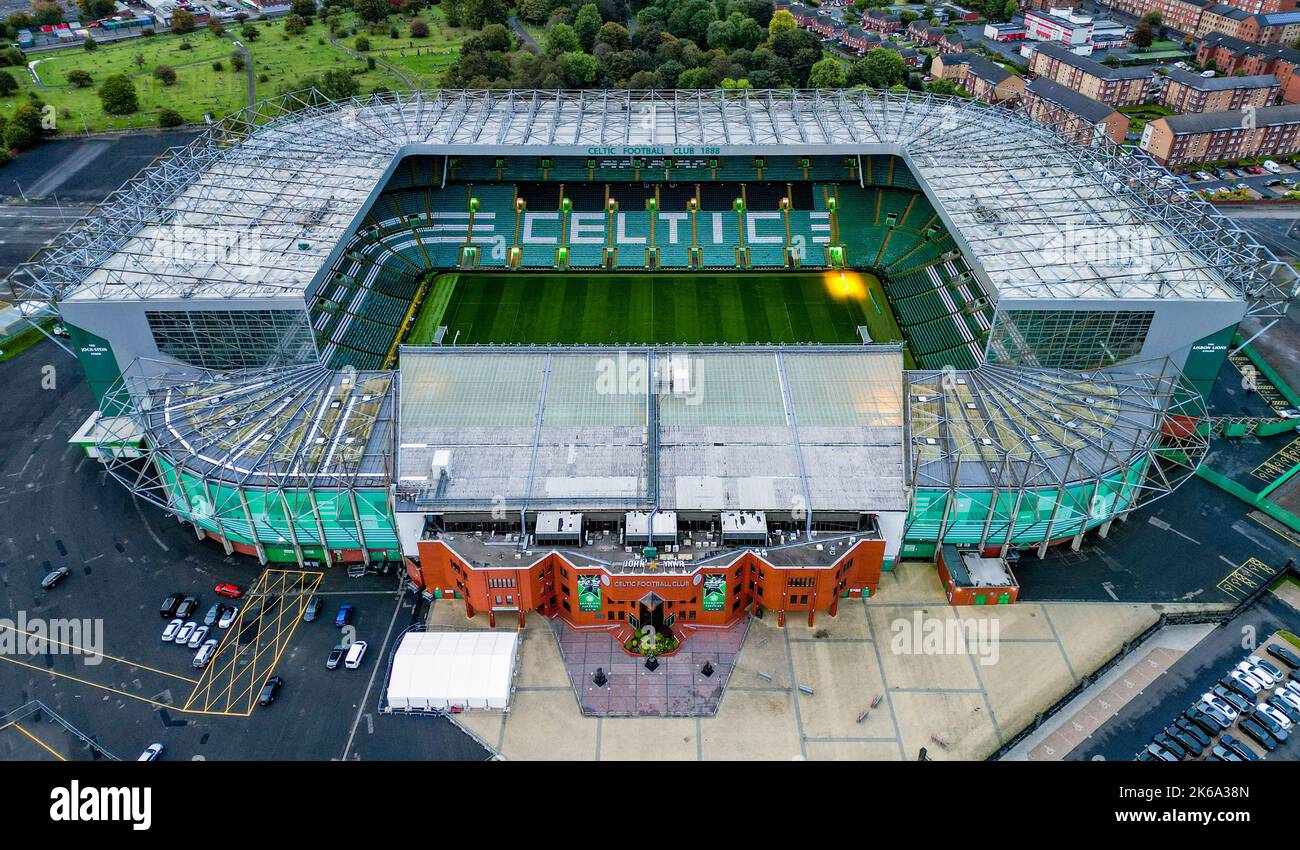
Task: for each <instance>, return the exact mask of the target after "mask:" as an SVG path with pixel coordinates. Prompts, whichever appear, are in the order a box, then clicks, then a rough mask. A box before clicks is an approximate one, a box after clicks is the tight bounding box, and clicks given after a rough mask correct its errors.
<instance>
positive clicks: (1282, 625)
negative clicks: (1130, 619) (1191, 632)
mask: <svg viewBox="0 0 1300 850" xmlns="http://www.w3.org/2000/svg"><path fill="white" fill-rule="evenodd" d="M1298 605H1300V587H1298V586H1297V585H1295V584H1294V583H1292V582H1287V583H1285V584H1284V585H1282V586H1281V587H1280V588H1279V589H1278V590H1277V591H1276V592H1275V593H1267V594H1265V595H1264V596H1263V597H1261V598H1260V599H1259V601H1257V602H1256V603H1254V604H1253V605H1251V606H1250V607H1249V608H1248V609H1247V610H1245V611H1243V612H1241V613H1240V614H1238V615H1237V616H1236V617H1234V618H1233V619H1232V620H1230V621H1229V622H1227V623H1225V624H1223V625H1221V626H1219V627H1217V628H1215V629H1213V630H1212V631H1211V632H1210V633H1209V634H1207V635H1206V636H1205V637H1204V638H1203V639H1201V640H1200V641H1199V642H1197V643H1196V644H1195V645H1194V646H1192V647H1190V648H1189V649H1188V650H1187V651H1186V652H1185V653H1183V654H1182V655H1181V657H1179V658H1178V659H1177V660H1176V661H1175V662H1174V663H1172V664H1171V665H1169V666H1168V667H1167V668H1165V669H1163V670H1162V671H1161V672H1160V673H1159V674H1158V675H1156V676H1155V677H1154V678H1153V679H1150V680H1149V681H1144V682H1143V683H1142V684H1141V685H1140V687H1139V692H1138V693H1137V694H1136V695H1135V696H1133V697H1132V698H1131V700H1130V701H1129V702H1128V703H1127V704H1126V705H1125V706H1124V707H1123V708H1122V709H1120V710H1119V711H1118V712H1117V713H1116V714H1115V715H1114V716H1113V717H1112V718H1111V719H1109V720H1108V721H1107V722H1105V723H1102V724H1101V725H1100V726H1099V727H1098V728H1096V729H1094V730H1093V731H1092V732H1091V734H1090V735H1089V736H1088V737H1087V739H1086V740H1085V741H1083V742H1082V743H1080V744H1079V745H1078V746H1077V747H1076V748H1075V749H1074V750H1072V751H1071V752H1070V753H1069V755H1068V756H1066V758H1067V759H1069V760H1086V759H1106V760H1119V761H1127V760H1130V759H1133V758H1134V757H1135V756H1136V755H1137V754H1138V753H1139V752H1140V751H1141V750H1143V749H1144V748H1146V746H1147V745H1148V744H1150V743H1152V741H1153V740H1155V739H1156V736H1157V735H1165V734H1166V731H1167V729H1168V728H1169V727H1170V725H1171V724H1174V723H1175V721H1176V720H1177V719H1178V718H1179V717H1180V716H1184V715H1183V712H1184V711H1185V710H1187V709H1189V708H1191V707H1192V706H1193V705H1194V704H1196V703H1198V702H1199V701H1200V700H1201V697H1202V695H1203V694H1205V693H1207V692H1210V691H1212V689H1213V688H1215V687H1222V686H1221V685H1220V680H1221V679H1222V678H1223V677H1224V676H1225V675H1227V674H1228V672H1229V671H1231V670H1233V669H1234V668H1235V667H1236V665H1237V664H1238V663H1240V662H1241V661H1242V660H1243V659H1244V658H1246V657H1247V656H1249V655H1256V656H1258V657H1260V658H1263V659H1265V660H1267V661H1269V662H1270V663H1272V664H1273V665H1275V666H1277V667H1278V668H1280V670H1281V671H1282V672H1283V673H1284V674H1286V673H1288V672H1289V671H1290V669H1291V668H1290V665H1288V664H1286V663H1285V662H1283V661H1281V660H1279V659H1277V658H1275V657H1273V656H1272V655H1270V654H1268V652H1267V651H1266V648H1267V647H1268V646H1270V645H1280V646H1284V647H1286V648H1288V649H1290V650H1292V651H1294V652H1297V653H1300V649H1298V648H1297V647H1295V646H1294V645H1293V644H1291V643H1289V642H1287V641H1285V640H1284V639H1283V637H1282V636H1281V635H1280V634H1279V632H1290V633H1291V634H1295V633H1296V630H1297V629H1298V628H1300V611H1297V608H1296V606H1298ZM1129 678H1132V677H1131V676H1130V677H1129ZM1267 696H1268V694H1267V693H1261V694H1260V695H1259V696H1258V697H1256V698H1255V699H1254V700H1253V701H1254V702H1256V703H1259V702H1262V701H1263V700H1264V698H1265V697H1267ZM1220 699H1221V698H1220ZM1246 702H1247V703H1249V702H1250V700H1247V701H1246ZM1244 713H1246V714H1249V713H1251V712H1250V711H1249V710H1247V712H1244ZM1184 719H1186V718H1185V716H1184ZM1229 720H1230V723H1229V727H1228V728H1227V729H1221V728H1220V729H1217V730H1216V732H1215V734H1214V735H1209V734H1208V733H1206V737H1209V738H1210V739H1211V745H1210V747H1206V748H1204V749H1203V751H1202V752H1200V753H1195V754H1193V755H1191V756H1187V755H1185V754H1183V759H1184V760H1188V759H1201V758H1204V754H1207V753H1209V752H1211V751H1212V748H1213V746H1214V745H1215V744H1218V743H1220V742H1221V741H1222V737H1221V736H1222V734H1224V733H1227V734H1229V735H1231V736H1232V737H1233V738H1235V739H1236V740H1237V741H1239V742H1241V743H1242V744H1243V745H1244V746H1245V747H1246V748H1247V749H1249V750H1250V751H1251V752H1252V753H1254V754H1255V755H1256V756H1258V757H1259V758H1261V759H1267V760H1269V761H1290V760H1295V759H1297V758H1300V737H1298V736H1297V735H1296V734H1294V728H1295V727H1293V730H1292V732H1291V733H1289V734H1288V737H1287V740H1286V741H1284V742H1283V743H1282V744H1281V745H1280V746H1278V747H1277V748H1276V749H1275V750H1272V751H1269V750H1267V749H1266V748H1265V747H1264V746H1261V745H1260V743H1259V742H1257V741H1256V740H1254V739H1253V738H1252V737H1251V736H1250V735H1248V734H1246V733H1245V732H1243V731H1242V729H1241V717H1240V714H1238V715H1237V716H1233V717H1231V718H1229ZM1212 725H1214V726H1221V724H1217V723H1216V724H1212ZM1202 731H1204V730H1202Z"/></svg>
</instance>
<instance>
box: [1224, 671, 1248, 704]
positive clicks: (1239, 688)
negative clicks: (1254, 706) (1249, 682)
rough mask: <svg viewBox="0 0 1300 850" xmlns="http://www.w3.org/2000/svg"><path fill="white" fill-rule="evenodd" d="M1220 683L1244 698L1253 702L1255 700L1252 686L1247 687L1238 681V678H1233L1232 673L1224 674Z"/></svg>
mask: <svg viewBox="0 0 1300 850" xmlns="http://www.w3.org/2000/svg"><path fill="white" fill-rule="evenodd" d="M1219 684H1220V685H1223V687H1225V688H1227V689H1228V690H1230V691H1232V692H1233V693H1235V694H1238V695H1240V696H1241V697H1242V698H1243V699H1246V700H1248V701H1250V702H1252V703H1253V702H1254V701H1255V692H1254V691H1252V690H1251V689H1250V688H1248V687H1246V686H1245V685H1244V684H1243V683H1241V682H1238V681H1237V680H1236V679H1234V678H1232V676H1231V675H1227V676H1224V677H1223V678H1222V679H1220V680H1219Z"/></svg>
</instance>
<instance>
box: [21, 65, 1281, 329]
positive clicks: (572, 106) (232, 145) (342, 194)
mask: <svg viewBox="0 0 1300 850" xmlns="http://www.w3.org/2000/svg"><path fill="white" fill-rule="evenodd" d="M1099 67H1104V66H1099ZM1262 111H1263V110H1261V112H1262ZM706 148H707V149H708V150H709V152H710V153H716V154H717V155H721V156H727V155H744V154H749V153H753V152H755V151H760V150H761V151H763V152H766V153H773V152H775V151H778V150H779V151H781V152H785V153H789V154H817V153H823V154H824V153H843V154H857V153H897V154H899V155H902V156H904V157H905V158H906V159H907V160H908V162H909V165H910V167H911V168H912V170H913V171H914V172H915V173H916V175H917V176H918V177H919V178H920V179H921V181H922V183H923V184H924V185H925V187H926V190H927V192H928V193H929V194H930V196H931V198H932V200H934V201H935V202H936V207H937V209H938V210H939V211H940V214H941V215H942V216H943V217H944V218H945V219H946V223H947V224H948V226H949V229H950V230H951V231H953V233H954V236H955V237H956V238H957V239H958V240H959V241H960V243H961V244H962V245H963V248H964V250H965V252H966V253H967V256H968V258H969V259H970V261H971V263H972V266H973V267H974V269H975V270H976V273H977V274H980V275H981V276H983V277H984V278H985V279H986V281H987V282H988V286H987V288H988V289H989V290H990V291H991V292H994V293H997V295H998V297H999V298H1002V297H1008V296H1009V297H1017V298H1092V299H1106V300H1111V299H1116V298H1124V299H1155V298H1185V299H1219V300H1222V299H1240V298H1242V297H1244V296H1249V298H1250V299H1251V300H1252V305H1251V307H1250V309H1249V311H1250V312H1251V313H1252V314H1255V315H1270V316H1272V315H1280V311H1282V310H1284V309H1285V303H1286V301H1287V300H1288V299H1289V298H1290V297H1291V294H1292V292H1291V290H1292V289H1293V288H1294V273H1293V272H1292V271H1291V270H1290V269H1289V268H1288V267H1286V266H1285V265H1282V264H1280V263H1278V262H1277V260H1276V258H1274V257H1273V255H1272V254H1271V253H1270V252H1269V251H1268V250H1267V249H1266V248H1264V247H1262V246H1260V245H1259V244H1258V243H1257V242H1256V241H1255V240H1254V239H1253V237H1251V236H1250V235H1249V234H1248V233H1246V232H1245V231H1244V230H1242V229H1241V228H1239V227H1238V226H1236V225H1235V224H1233V223H1232V222H1231V221H1229V220H1228V219H1226V218H1225V217H1223V216H1221V215H1219V214H1218V213H1217V212H1215V211H1214V209H1213V208H1212V207H1210V206H1209V205H1208V204H1206V203H1204V202H1203V201H1201V200H1199V199H1195V198H1189V199H1182V198H1180V197H1178V196H1177V195H1176V194H1174V190H1173V189H1172V188H1165V187H1162V186H1161V185H1160V184H1159V182H1158V178H1160V177H1161V176H1163V175H1164V173H1165V172H1164V171H1163V170H1161V169H1159V168H1158V167H1157V166H1155V165H1154V164H1153V163H1152V161H1151V160H1150V159H1149V158H1147V157H1145V156H1144V155H1141V154H1138V153H1135V152H1134V151H1133V150H1132V149H1125V148H1118V147H1113V146H1109V145H1098V146H1093V147H1087V148H1083V147H1078V146H1075V145H1072V144H1071V143H1069V142H1068V141H1066V140H1065V139H1064V138H1063V137H1061V136H1060V135H1058V134H1057V133H1056V132H1055V131H1054V130H1052V129H1050V128H1046V127H1043V126H1040V125H1038V124H1036V123H1034V122H1033V121H1031V120H1030V119H1029V118H1028V117H1027V116H1025V115H1023V114H1020V113H1015V112H1011V111H1008V110H1005V109H1001V108H994V107H990V106H987V105H983V104H979V103H976V102H973V101H970V100H967V99H962V98H947V97H942V96H936V95H930V94H926V95H915V94H895V93H892V92H891V93H886V92H871V91H868V90H865V89H853V90H844V91H840V90H836V91H810V92H800V91H739V92H727V91H669V92H629V91H576V92H556V91H437V92H415V93H391V94H385V95H373V96H370V97H369V98H366V99H354V100H351V101H348V102H345V103H333V102H330V101H327V100H325V99H323V98H321V97H319V96H311V97H309V96H307V95H286V96H284V97H282V98H279V99H276V100H274V101H264V102H262V103H259V104H257V105H256V106H252V107H249V108H248V109H246V110H243V111H241V112H239V113H237V114H236V115H233V116H231V117H229V118H227V119H224V120H223V121H222V122H220V123H219V124H218V125H215V126H214V127H212V128H210V129H209V130H208V131H206V132H205V133H204V135H202V136H201V137H200V138H199V139H197V140H196V141H195V142H193V143H192V144H190V145H189V146H187V147H185V148H183V149H181V150H179V151H177V152H176V153H175V154H174V155H172V156H170V157H168V158H167V159H164V160H162V161H160V162H159V163H157V164H156V165H154V166H152V167H150V168H149V169H147V170H146V171H144V172H142V173H141V174H140V175H139V176H138V177H137V178H135V179H134V180H132V181H131V182H130V183H129V184H128V185H126V186H125V187H123V189H122V190H120V191H119V192H117V193H115V194H114V195H113V196H111V197H110V198H109V199H108V201H106V202H105V203H104V204H103V205H101V206H100V207H98V208H96V209H95V210H94V211H93V212H92V213H91V214H90V215H89V216H87V217H86V218H84V219H82V220H81V221H79V222H78V223H77V224H76V225H74V226H73V227H72V228H71V229H70V230H69V231H68V232H66V233H64V234H63V235H62V236H60V237H59V238H58V239H56V240H55V241H54V242H53V243H52V244H51V245H50V246H49V247H48V248H47V249H45V250H44V251H43V252H42V253H41V254H40V255H39V256H38V257H36V258H35V259H34V260H33V262H31V263H28V264H25V265H23V266H21V267H20V268H19V269H18V270H17V271H16V272H15V274H14V276H13V278H12V282H13V286H14V289H15V291H16V295H17V297H18V299H19V300H20V301H24V302H37V301H52V300H62V299H68V298H84V299H104V298H150V299H155V298H156V299H169V300H174V299H210V298H253V297H268V298H270V297H276V296H279V295H292V296H295V297H297V298H299V299H300V298H301V294H302V293H303V292H304V291H306V290H307V289H308V288H309V287H310V286H311V285H312V283H313V281H314V280H316V279H317V278H318V277H321V276H323V275H324V274H326V273H328V269H329V267H330V266H331V265H332V263H333V260H334V259H335V258H336V257H337V255H338V253H339V252H340V251H341V250H342V244H343V243H344V242H345V240H346V237H347V236H348V235H349V234H350V233H351V232H352V231H353V230H354V229H355V226H356V224H357V222H358V221H359V219H360V217H361V214H362V212H363V210H364V208H365V207H366V205H367V202H368V199H369V198H371V197H372V196H373V195H374V194H375V193H376V192H377V191H378V189H379V186H380V184H381V183H382V182H383V180H384V178H385V176H386V175H387V174H388V173H389V172H390V170H391V169H392V167H393V166H394V163H395V162H396V161H397V159H399V158H400V157H402V156H404V155H407V154H416V153H439V152H445V153H453V154H461V155H473V154H478V155H509V154H510V153H520V152H528V153H530V154H540V153H547V154H551V155H574V156H585V155H589V154H590V153H592V152H599V153H600V154H601V155H616V156H617V155H626V156H635V155H645V154H648V153H649V154H654V153H657V152H663V153H689V152H699V151H703V150H705V149H706ZM27 309H29V310H31V309H35V305H34V303H33V304H31V305H29V306H28V307H27Z"/></svg>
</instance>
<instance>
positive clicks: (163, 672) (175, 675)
mask: <svg viewBox="0 0 1300 850" xmlns="http://www.w3.org/2000/svg"><path fill="white" fill-rule="evenodd" d="M0 629H12V630H13V631H15V632H18V634H21V635H27V636H28V637H32V638H36V639H38V640H43V641H46V642H47V643H53V644H57V645H59V646H66V647H68V648H69V649H77V650H80V651H81V654H82V655H93V656H95V657H97V658H107V659H108V660H109V661H117V662H118V663H121V664H126V665H129V666H131V667H138V668H139V669H141V670H148V671H149V672H150V673H157V674H158V675H160V676H169V677H171V678H173V679H180V680H181V681H182V682H189V683H190V684H191V685H197V684H198V683H199V680H198V679H191V678H189V677H187V676H182V675H180V674H179V673H168V672H167V671H166V670H159V669H158V668H156V667H150V666H148V665H147V664H138V663H136V662H135V661H131V660H130V659H127V658H118V657H117V656H116V655H109V654H107V653H104V652H90V651H89V650H87V649H86V648H85V647H84V646H77V645H76V644H75V643H65V642H63V641H61V640H55V639H54V638H51V637H45V636H44V635H37V634H33V633H32V632H25V631H23V630H22V629H20V628H18V627H17V626H11V625H9V624H8V623H4V622H0Z"/></svg>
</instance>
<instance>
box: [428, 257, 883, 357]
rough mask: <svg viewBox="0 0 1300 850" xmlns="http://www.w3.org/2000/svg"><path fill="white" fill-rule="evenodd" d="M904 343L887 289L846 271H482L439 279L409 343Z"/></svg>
mask: <svg viewBox="0 0 1300 850" xmlns="http://www.w3.org/2000/svg"><path fill="white" fill-rule="evenodd" d="M859 325H866V326H867V328H868V333H869V334H870V335H871V338H872V340H873V341H875V342H896V341H900V340H902V338H903V336H902V333H900V331H899V329H898V324H897V322H896V321H895V320H894V317H893V315H892V314H891V313H890V311H889V304H888V301H886V299H885V294H884V291H883V290H882V289H881V287H880V282H879V281H878V280H877V279H876V278H874V277H873V276H871V275H869V274H863V273H861V272H846V273H845V275H844V276H843V277H841V276H840V273H839V272H830V273H822V272H816V273H810V272H788V273H787V272H752V273H751V272H737V273H734V274H698V273H692V272H685V273H681V274H667V273H658V274H619V273H617V272H611V273H604V274H602V273H599V272H596V273H589V272H577V273H551V274H525V273H519V272H509V273H500V272H480V273H469V274H466V273H454V274H442V275H440V276H439V277H438V278H437V279H435V280H434V281H432V282H431V283H430V284H429V286H428V288H427V292H426V295H425V298H424V302H423V303H422V304H421V306H420V311H419V313H417V315H416V320H415V323H414V325H413V326H412V329H411V332H410V333H409V334H408V335H407V338H406V340H405V341H406V342H407V343H409V344H412V345H424V344H428V343H430V342H432V341H433V338H434V334H435V332H436V330H437V328H438V327H440V326H445V327H446V331H445V333H444V336H443V338H442V342H443V343H446V344H451V343H456V344H460V345H466V344H475V343H498V344H499V343H533V344H539V345H541V344H557V345H572V344H582V343H586V344H653V343H664V344H666V343H677V344H698V343H731V344H747V343H769V342H770V343H849V344H856V343H860V342H861V341H862V338H861V337H860V336H859V334H858V326H859Z"/></svg>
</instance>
